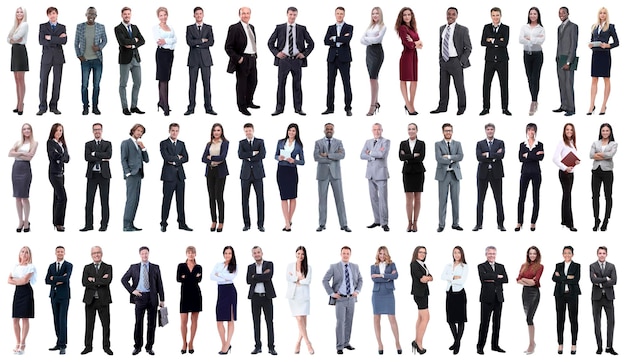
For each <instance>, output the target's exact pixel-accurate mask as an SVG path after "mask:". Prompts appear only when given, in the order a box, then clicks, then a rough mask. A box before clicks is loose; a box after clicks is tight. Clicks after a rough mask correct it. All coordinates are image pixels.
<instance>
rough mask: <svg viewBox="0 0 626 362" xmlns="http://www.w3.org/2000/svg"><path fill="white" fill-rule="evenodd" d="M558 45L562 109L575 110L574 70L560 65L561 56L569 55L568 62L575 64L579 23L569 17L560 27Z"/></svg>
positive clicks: (557, 60)
mask: <svg viewBox="0 0 626 362" xmlns="http://www.w3.org/2000/svg"><path fill="white" fill-rule="evenodd" d="M557 36H558V37H557V47H556V68H557V69H556V75H557V76H558V78H559V91H560V92H561V107H560V108H561V109H563V110H565V111H568V112H575V111H576V105H575V104H574V70H573V69H571V68H570V69H569V70H563V67H562V66H559V57H561V56H567V64H570V65H571V64H573V63H574V60H575V59H576V48H577V47H578V25H576V24H574V23H572V22H571V21H570V20H569V19H568V20H565V21H564V22H563V23H562V24H561V25H560V26H559V29H558V34H557Z"/></svg>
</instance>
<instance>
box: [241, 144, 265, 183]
mask: <svg viewBox="0 0 626 362" xmlns="http://www.w3.org/2000/svg"><path fill="white" fill-rule="evenodd" d="M254 151H258V153H257V154H256V155H254ZM237 154H238V155H239V158H240V159H241V172H240V173H239V178H240V179H242V180H249V179H250V178H254V179H257V180H259V179H262V178H264V177H265V170H264V169H263V159H264V158H265V142H263V140H262V139H260V138H256V137H255V138H253V139H252V146H251V145H250V142H248V139H246V138H244V139H242V140H241V141H239V148H238V150H237Z"/></svg>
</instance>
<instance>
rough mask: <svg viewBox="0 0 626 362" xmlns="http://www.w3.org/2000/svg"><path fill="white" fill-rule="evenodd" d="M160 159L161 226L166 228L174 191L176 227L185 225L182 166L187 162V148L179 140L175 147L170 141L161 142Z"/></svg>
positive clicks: (183, 173)
mask: <svg viewBox="0 0 626 362" xmlns="http://www.w3.org/2000/svg"><path fill="white" fill-rule="evenodd" d="M160 149H161V157H163V168H162V169H161V181H163V204H162V206H161V226H167V218H168V217H169V215H170V205H171V204H172V196H173V195H174V191H176V212H177V214H178V218H177V221H178V225H179V226H183V225H187V224H186V223H185V170H184V169H183V164H184V163H186V162H187V161H189V155H187V148H186V147H185V143H184V142H183V141H181V140H176V145H174V143H173V142H172V140H171V139H169V138H168V139H166V140H163V141H161V144H160Z"/></svg>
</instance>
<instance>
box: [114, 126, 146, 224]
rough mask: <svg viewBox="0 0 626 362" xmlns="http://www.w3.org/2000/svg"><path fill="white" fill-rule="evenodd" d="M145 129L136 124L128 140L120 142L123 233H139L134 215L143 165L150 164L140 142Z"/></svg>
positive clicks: (137, 203)
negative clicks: (124, 199)
mask: <svg viewBox="0 0 626 362" xmlns="http://www.w3.org/2000/svg"><path fill="white" fill-rule="evenodd" d="M145 131H146V128H145V127H144V126H142V125H141V124H139V123H137V124H135V125H134V126H133V128H131V129H130V138H129V139H127V140H125V141H122V146H121V153H120V154H121V159H122V170H123V171H124V180H126V206H124V231H141V229H140V228H138V227H136V226H135V215H136V214H137V207H138V206H139V194H140V193H141V179H142V178H143V164H144V162H146V163H148V162H150V158H148V151H146V147H145V146H144V145H143V142H142V141H141V136H143V134H144V133H145Z"/></svg>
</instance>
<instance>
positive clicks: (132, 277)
mask: <svg viewBox="0 0 626 362" xmlns="http://www.w3.org/2000/svg"><path fill="white" fill-rule="evenodd" d="M148 266H149V268H148V278H149V279H150V302H151V303H152V305H155V306H156V305H158V304H159V301H161V302H163V301H165V293H164V291H163V280H161V269H159V266H158V265H156V264H152V263H150V262H148ZM140 272H141V263H137V264H132V265H131V266H130V267H129V268H128V270H127V271H126V273H124V275H123V276H122V279H121V281H122V285H123V286H124V288H126V290H127V291H128V293H129V294H130V302H131V303H132V304H135V299H136V298H137V297H136V296H135V295H134V294H133V291H135V289H137V286H138V285H139V273H140Z"/></svg>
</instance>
